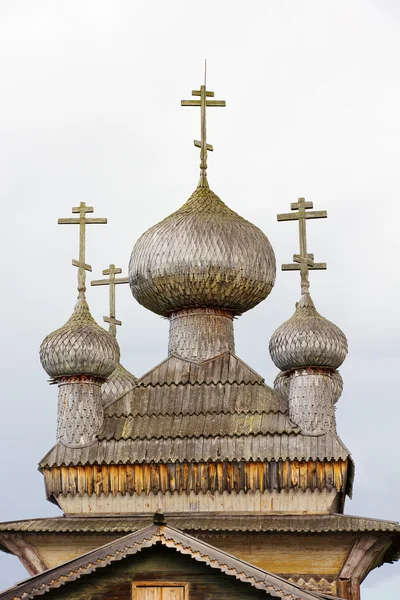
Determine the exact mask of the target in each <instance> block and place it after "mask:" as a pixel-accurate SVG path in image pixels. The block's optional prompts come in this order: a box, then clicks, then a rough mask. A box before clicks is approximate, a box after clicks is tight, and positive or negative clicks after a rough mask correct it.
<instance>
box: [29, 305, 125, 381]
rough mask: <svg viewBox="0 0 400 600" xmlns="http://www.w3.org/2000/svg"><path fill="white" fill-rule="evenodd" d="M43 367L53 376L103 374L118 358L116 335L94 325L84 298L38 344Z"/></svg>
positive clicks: (105, 374) (94, 375) (106, 373)
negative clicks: (63, 321) (66, 318)
mask: <svg viewBox="0 0 400 600" xmlns="http://www.w3.org/2000/svg"><path fill="white" fill-rule="evenodd" d="M40 360H41V363H42V367H43V369H44V370H45V371H46V373H47V374H48V375H50V377H53V378H55V379H57V378H59V377H63V376H68V375H89V376H93V377H99V378H104V379H105V378H106V377H108V376H109V375H111V373H112V372H113V371H114V369H115V367H116V366H117V364H118V361H119V346H118V343H117V341H116V339H115V338H114V337H113V336H112V335H110V334H109V333H108V332H107V331H105V329H103V328H102V327H100V326H99V325H97V323H96V321H95V320H94V319H93V317H92V315H91V314H90V311H89V307H88V305H87V302H86V300H85V299H83V298H79V299H78V301H77V303H76V306H75V310H74V312H73V313H72V315H71V317H70V318H69V319H68V321H67V322H66V323H65V325H63V327H61V328H60V329H57V331H54V332H53V333H50V335H48V336H47V337H46V338H45V339H44V340H43V342H42V345H41V346H40Z"/></svg>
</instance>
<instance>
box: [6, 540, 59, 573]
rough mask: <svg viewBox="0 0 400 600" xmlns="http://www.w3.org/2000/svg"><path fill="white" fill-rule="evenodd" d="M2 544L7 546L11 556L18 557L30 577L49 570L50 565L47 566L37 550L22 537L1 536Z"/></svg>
mask: <svg viewBox="0 0 400 600" xmlns="http://www.w3.org/2000/svg"><path fill="white" fill-rule="evenodd" d="M0 543H1V544H2V545H3V546H5V547H6V548H7V550H9V551H10V552H11V554H14V555H15V556H18V558H19V560H20V561H21V563H22V564H23V565H24V567H25V569H26V570H27V571H28V573H29V575H37V574H38V573H42V572H43V571H46V570H47V569H48V568H49V565H47V564H46V563H45V562H44V560H43V558H42V557H41V556H40V554H39V552H38V551H37V548H35V546H32V544H30V543H29V542H27V541H25V540H24V539H23V538H22V537H20V536H17V535H13V536H10V535H8V534H5V535H1V536H0Z"/></svg>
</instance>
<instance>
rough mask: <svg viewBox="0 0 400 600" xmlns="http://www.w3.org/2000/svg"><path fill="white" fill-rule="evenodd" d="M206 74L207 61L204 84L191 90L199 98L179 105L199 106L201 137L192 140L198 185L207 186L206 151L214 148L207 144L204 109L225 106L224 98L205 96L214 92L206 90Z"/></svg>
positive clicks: (212, 95)
mask: <svg viewBox="0 0 400 600" xmlns="http://www.w3.org/2000/svg"><path fill="white" fill-rule="evenodd" d="M206 76H207V61H206V62H205V66H204V85H202V86H200V89H199V90H193V91H192V96H196V97H200V100H181V106H200V118H201V139H200V141H198V140H194V142H193V143H194V145H195V146H196V148H200V181H199V187H208V182H207V152H212V151H213V150H214V148H213V147H212V145H211V144H207V121H206V109H207V107H209V106H220V107H225V106H226V102H225V100H207V98H214V92H210V91H209V90H207V84H206Z"/></svg>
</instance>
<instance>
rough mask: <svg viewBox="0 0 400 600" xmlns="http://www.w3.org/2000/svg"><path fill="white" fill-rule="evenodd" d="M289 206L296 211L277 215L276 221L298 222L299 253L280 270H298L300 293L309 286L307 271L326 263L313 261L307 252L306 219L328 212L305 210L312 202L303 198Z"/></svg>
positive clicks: (312, 257)
mask: <svg viewBox="0 0 400 600" xmlns="http://www.w3.org/2000/svg"><path fill="white" fill-rule="evenodd" d="M290 208H291V210H297V212H295V213H284V214H281V215H277V217H278V221H298V222H299V241H300V254H294V255H293V261H294V262H293V263H290V264H284V265H282V271H300V276H301V293H302V294H306V293H307V292H308V290H309V287H310V282H309V279H308V272H309V271H316V270H324V269H326V263H315V262H314V254H309V253H308V252H307V229H306V219H325V218H326V217H327V216H328V214H327V212H326V210H315V211H313V212H306V210H308V209H311V208H313V203H312V202H306V201H305V198H299V200H298V202H293V203H292V204H291V205H290Z"/></svg>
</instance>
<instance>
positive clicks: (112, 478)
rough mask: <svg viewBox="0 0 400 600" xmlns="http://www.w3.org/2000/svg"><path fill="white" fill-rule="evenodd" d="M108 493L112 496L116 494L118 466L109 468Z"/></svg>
mask: <svg viewBox="0 0 400 600" xmlns="http://www.w3.org/2000/svg"><path fill="white" fill-rule="evenodd" d="M109 476H110V492H111V493H112V495H113V496H116V495H117V493H118V465H110V466H109Z"/></svg>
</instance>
